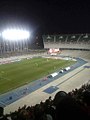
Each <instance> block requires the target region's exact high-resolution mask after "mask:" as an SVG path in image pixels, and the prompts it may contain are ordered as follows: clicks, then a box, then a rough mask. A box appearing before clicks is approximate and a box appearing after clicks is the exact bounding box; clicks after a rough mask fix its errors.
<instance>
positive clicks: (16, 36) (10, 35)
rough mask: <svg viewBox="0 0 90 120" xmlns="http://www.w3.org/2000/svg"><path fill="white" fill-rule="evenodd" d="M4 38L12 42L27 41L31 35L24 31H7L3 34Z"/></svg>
mask: <svg viewBox="0 0 90 120" xmlns="http://www.w3.org/2000/svg"><path fill="white" fill-rule="evenodd" d="M2 37H3V38H4V39H5V40H10V41H15V40H25V39H28V38H29V37H30V33H29V31H27V30H23V29H22V30H21V29H6V30H4V31H3V32H2Z"/></svg>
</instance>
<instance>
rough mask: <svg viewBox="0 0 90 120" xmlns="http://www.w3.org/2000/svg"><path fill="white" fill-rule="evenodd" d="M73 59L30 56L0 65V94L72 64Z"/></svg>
mask: <svg viewBox="0 0 90 120" xmlns="http://www.w3.org/2000/svg"><path fill="white" fill-rule="evenodd" d="M73 63H74V61H66V60H59V59H50V58H49V59H47V58H32V59H29V60H27V59H23V60H21V61H19V62H14V63H10V64H3V65H0V94H2V93H5V92H7V91H10V90H12V89H15V88H18V87H20V86H22V85H25V84H26V83H30V82H31V81H33V80H37V79H39V78H42V77H44V76H47V75H49V74H50V73H52V72H54V71H56V70H60V68H64V67H66V66H69V65H71V64H73Z"/></svg>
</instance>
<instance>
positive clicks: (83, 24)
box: [0, 0, 90, 34]
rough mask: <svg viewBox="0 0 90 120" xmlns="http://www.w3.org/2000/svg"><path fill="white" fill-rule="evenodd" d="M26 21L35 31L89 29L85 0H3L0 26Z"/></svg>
mask: <svg viewBox="0 0 90 120" xmlns="http://www.w3.org/2000/svg"><path fill="white" fill-rule="evenodd" d="M8 25H12V26H15V25H16V27H18V25H21V26H22V25H23V26H25V27H26V28H28V29H30V30H31V31H32V32H37V31H40V32H42V34H47V33H49V34H50V33H52V34H55V33H56V34H57V33H90V3H89V1H87V0H85V1H84V2H83V1H81V0H18V1H17V0H0V26H1V27H0V28H4V27H6V26H8Z"/></svg>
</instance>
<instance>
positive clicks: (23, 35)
mask: <svg viewBox="0 0 90 120" xmlns="http://www.w3.org/2000/svg"><path fill="white" fill-rule="evenodd" d="M29 38H30V32H29V31H27V30H23V29H15V28H14V29H6V30H3V31H2V32H1V34H0V54H1V55H3V54H5V53H13V52H22V51H28V39H29Z"/></svg>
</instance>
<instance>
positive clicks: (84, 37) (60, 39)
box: [42, 34, 90, 50]
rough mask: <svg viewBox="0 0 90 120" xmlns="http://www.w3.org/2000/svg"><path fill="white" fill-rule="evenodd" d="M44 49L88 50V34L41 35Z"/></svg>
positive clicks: (89, 46) (89, 43) (89, 44)
mask: <svg viewBox="0 0 90 120" xmlns="http://www.w3.org/2000/svg"><path fill="white" fill-rule="evenodd" d="M42 37H43V41H44V48H46V49H48V48H60V49H83V50H87V49H88V50H90V34H63V35H62V34H58V35H43V36H42Z"/></svg>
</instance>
